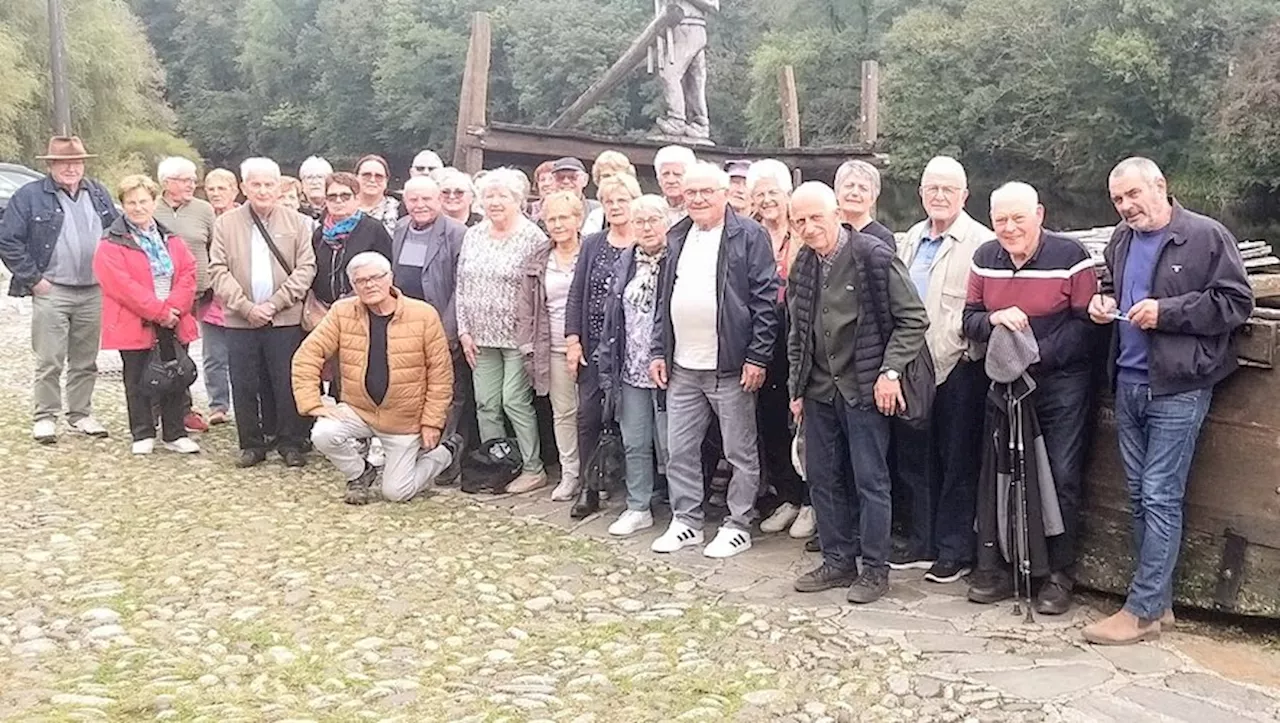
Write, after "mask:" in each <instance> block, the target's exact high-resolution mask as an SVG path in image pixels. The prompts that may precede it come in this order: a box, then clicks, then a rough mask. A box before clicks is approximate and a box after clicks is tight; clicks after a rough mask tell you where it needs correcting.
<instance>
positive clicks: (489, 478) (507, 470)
mask: <svg viewBox="0 0 1280 723" xmlns="http://www.w3.org/2000/svg"><path fill="white" fill-rule="evenodd" d="M523 469H524V458H523V457H522V456H521V455H520V446H519V445H518V444H516V440H514V439H507V438H502V437H499V438H498V439H491V440H489V441H488V442H484V443H483V444H481V445H480V446H479V447H477V448H476V449H475V450H474V451H472V452H471V454H469V455H467V457H466V459H464V460H463V461H462V485H461V487H462V491H463V492H466V493H467V494H475V493H477V492H482V491H488V492H493V493H494V494H499V493H502V492H505V491H506V489H507V485H509V484H511V482H512V481H514V480H515V478H516V477H519V476H520V472H521V470H523Z"/></svg>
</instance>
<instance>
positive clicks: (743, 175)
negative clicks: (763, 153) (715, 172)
mask: <svg viewBox="0 0 1280 723" xmlns="http://www.w3.org/2000/svg"><path fill="white" fill-rule="evenodd" d="M750 168H751V161H743V160H736V161H725V162H724V172H725V173H727V174H729V208H732V209H733V210H734V211H735V212H736V213H737V214H738V215H739V216H750V215H751V195H750V194H749V193H747V171H748V170H749V169H750Z"/></svg>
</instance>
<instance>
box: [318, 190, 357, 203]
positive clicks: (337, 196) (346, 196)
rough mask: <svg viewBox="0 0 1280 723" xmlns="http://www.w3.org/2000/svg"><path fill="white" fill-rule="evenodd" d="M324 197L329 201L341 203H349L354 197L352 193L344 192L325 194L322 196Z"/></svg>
mask: <svg viewBox="0 0 1280 723" xmlns="http://www.w3.org/2000/svg"><path fill="white" fill-rule="evenodd" d="M324 197H325V198H326V199H328V200H330V201H338V202H342V201H350V200H351V199H353V198H355V197H356V196H355V194H354V193H348V192H346V191H343V192H341V193H326V194H324Z"/></svg>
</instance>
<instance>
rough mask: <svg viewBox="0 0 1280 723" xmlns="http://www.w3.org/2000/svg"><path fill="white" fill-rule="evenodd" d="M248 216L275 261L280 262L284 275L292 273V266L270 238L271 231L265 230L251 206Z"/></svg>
mask: <svg viewBox="0 0 1280 723" xmlns="http://www.w3.org/2000/svg"><path fill="white" fill-rule="evenodd" d="M249 217H250V218H252V219H253V225H255V226H257V227H258V233H260V234H262V240H263V241H266V242H267V248H269V249H271V255H272V256H275V257H276V261H279V262H280V268H282V269H284V274H285V276H289V275H290V274H292V273H293V267H292V266H290V265H289V263H288V262H287V261H285V260H284V254H282V253H280V249H279V248H277V247H276V242H275V241H272V240H271V233H270V232H269V231H267V227H266V225H265V224H263V223H262V219H260V218H258V214H257V213H256V212H254V210H253V209H252V208H250V209H249Z"/></svg>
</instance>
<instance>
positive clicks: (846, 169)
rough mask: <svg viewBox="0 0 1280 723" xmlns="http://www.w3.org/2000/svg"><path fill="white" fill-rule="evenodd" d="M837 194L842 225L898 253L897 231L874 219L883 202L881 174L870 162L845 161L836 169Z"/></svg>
mask: <svg viewBox="0 0 1280 723" xmlns="http://www.w3.org/2000/svg"><path fill="white" fill-rule="evenodd" d="M835 190H836V202H837V203H838V204H839V205H840V221H841V222H842V223H846V224H848V225H849V226H851V227H853V230H855V231H857V232H859V233H865V234H867V235H868V236H874V237H876V238H878V239H880V240H881V241H883V242H885V243H887V244H889V248H891V249H893V250H894V251H897V249H898V241H897V239H895V238H894V237H893V231H890V230H889V228H888V227H887V226H885V225H884V224H882V223H880V222H879V221H877V220H875V219H874V218H873V217H872V216H871V213H872V211H874V210H875V207H876V201H877V200H878V199H879V198H880V171H878V170H876V167H875V166H873V165H871V164H870V163H867V162H866V161H845V162H844V163H842V164H841V165H840V168H838V169H836V186H835Z"/></svg>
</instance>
